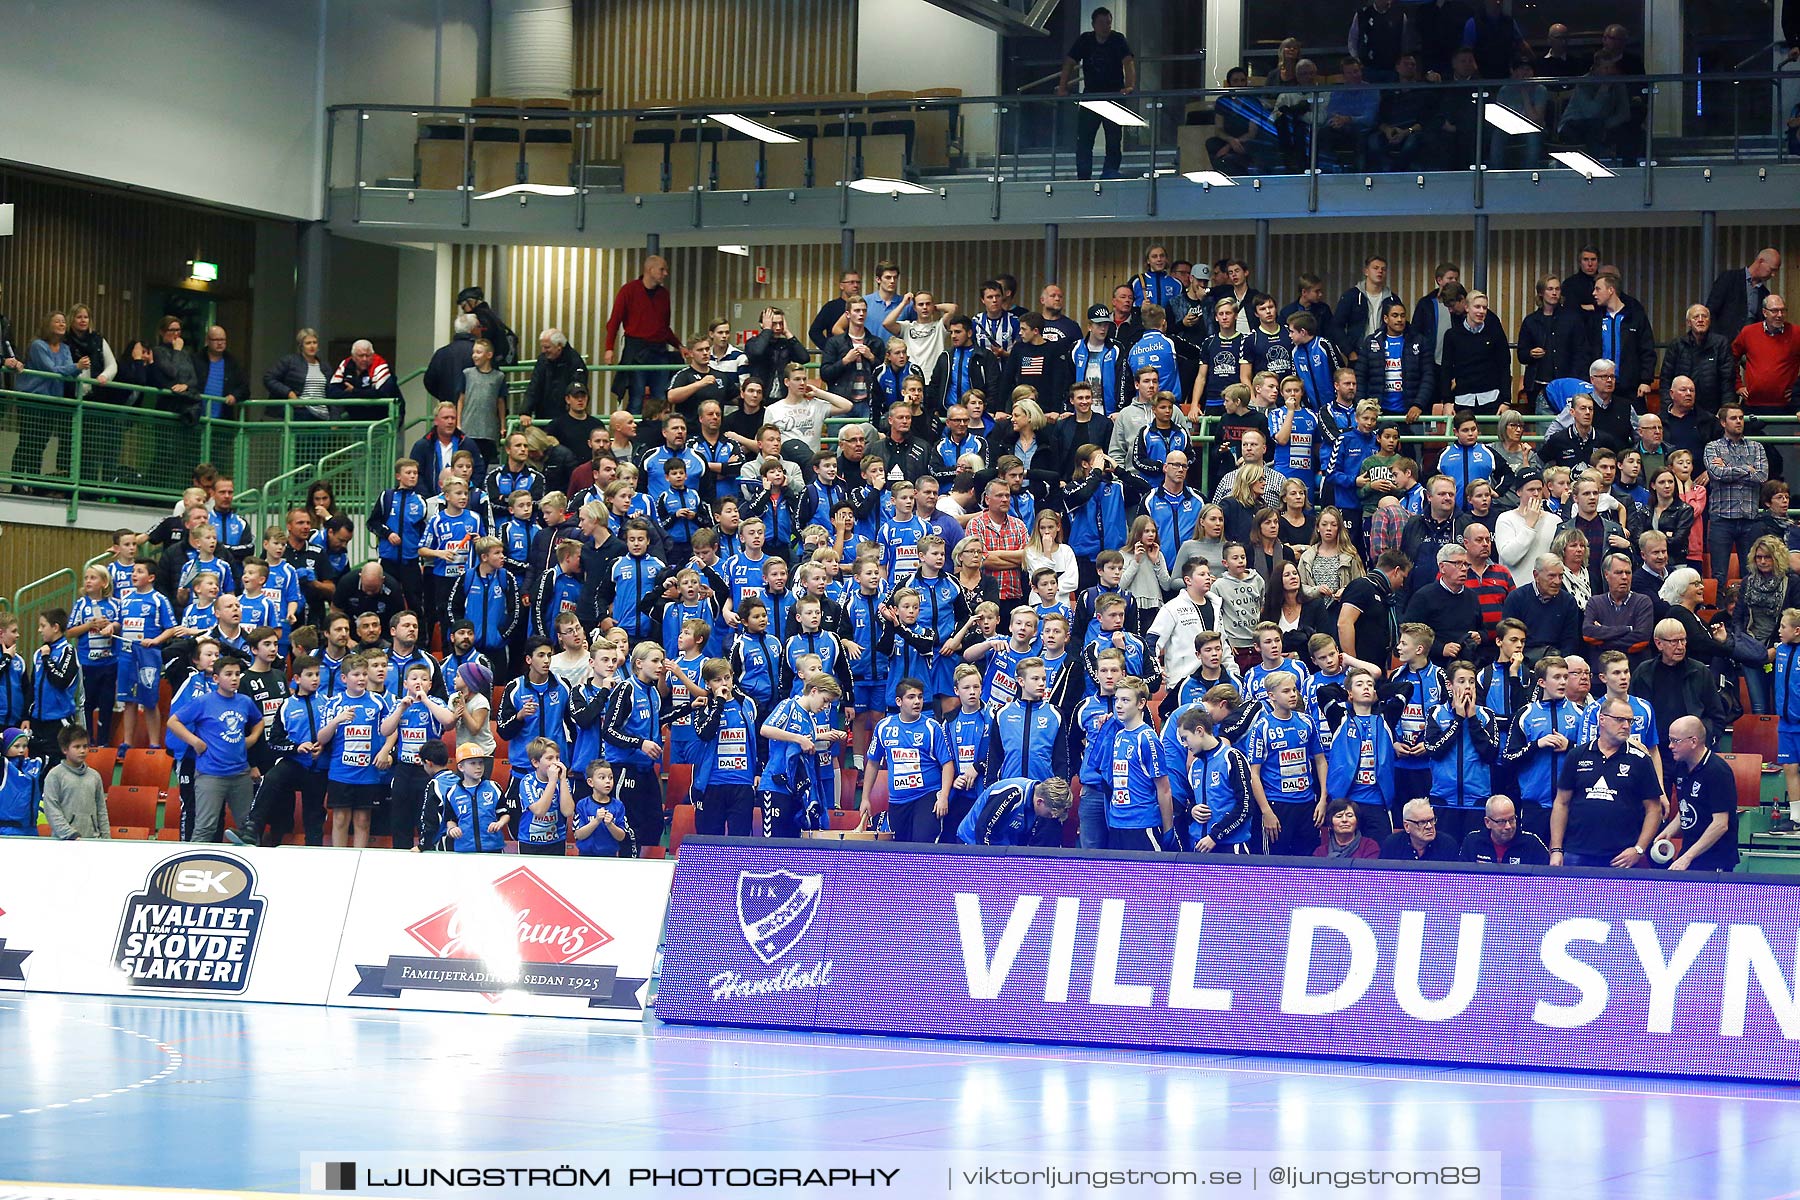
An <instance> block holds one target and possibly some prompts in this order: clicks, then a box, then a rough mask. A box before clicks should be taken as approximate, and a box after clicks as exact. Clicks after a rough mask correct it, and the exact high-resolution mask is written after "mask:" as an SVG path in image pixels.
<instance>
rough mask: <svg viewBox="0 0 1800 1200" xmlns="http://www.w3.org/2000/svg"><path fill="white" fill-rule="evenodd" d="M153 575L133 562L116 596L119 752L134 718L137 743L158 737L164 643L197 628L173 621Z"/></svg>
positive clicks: (128, 738)
mask: <svg viewBox="0 0 1800 1200" xmlns="http://www.w3.org/2000/svg"><path fill="white" fill-rule="evenodd" d="M154 580H155V574H154V572H153V571H152V569H151V567H150V564H149V563H137V564H136V565H134V566H133V567H132V568H131V590H130V591H129V592H127V593H125V595H123V596H121V597H120V598H119V699H120V700H121V701H123V703H124V706H125V721H124V741H123V743H122V744H121V745H120V747H119V750H120V752H121V753H123V752H124V751H126V750H128V749H130V748H131V746H132V745H133V744H134V742H135V737H134V733H135V728H134V727H135V725H136V723H137V721H138V720H139V719H141V720H143V722H144V729H145V738H144V741H143V742H141V743H136V744H138V745H146V746H154V745H155V744H156V743H157V741H158V740H159V739H158V731H159V726H160V719H159V716H158V713H157V705H158V703H159V702H160V701H161V698H162V668H163V647H164V646H165V645H167V644H168V642H169V641H170V639H172V638H177V637H189V636H192V635H193V634H194V633H195V632H197V631H195V630H192V629H189V628H187V627H186V626H184V625H180V624H177V623H176V620H175V609H174V607H173V606H172V605H171V604H170V603H169V598H168V597H167V596H165V595H163V594H162V593H161V592H159V591H157V590H156V589H155V587H154V586H153V582H154ZM16 628H17V627H16V626H15V629H16ZM21 715H23V714H21Z"/></svg>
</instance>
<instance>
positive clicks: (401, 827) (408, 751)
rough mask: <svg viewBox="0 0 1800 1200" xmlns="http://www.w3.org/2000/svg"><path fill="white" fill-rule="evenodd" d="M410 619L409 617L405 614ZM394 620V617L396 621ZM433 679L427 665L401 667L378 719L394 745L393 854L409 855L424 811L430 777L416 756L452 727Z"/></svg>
mask: <svg viewBox="0 0 1800 1200" xmlns="http://www.w3.org/2000/svg"><path fill="white" fill-rule="evenodd" d="M404 615H410V614H404ZM395 619H396V621H398V617H396V618H395ZM433 675H434V671H433V669H432V665H431V664H430V663H429V662H415V663H413V664H411V665H410V666H408V667H406V668H405V677H404V678H403V679H402V680H401V681H400V688H399V689H398V691H397V692H396V694H395V695H393V696H392V697H391V699H392V700H393V704H392V707H391V708H389V710H388V714H387V716H385V717H383V718H382V719H381V736H382V737H383V738H389V737H393V738H396V741H395V756H394V758H395V761H394V778H393V782H392V783H391V784H390V785H389V789H390V790H389V803H388V807H387V813H388V833H389V834H390V835H392V837H393V839H394V849H396V850H410V849H412V846H413V838H414V837H416V836H418V833H419V814H420V813H421V812H423V811H424V809H425V785H426V783H427V781H428V780H429V778H430V773H429V772H428V771H427V769H426V766H425V763H424V762H423V761H421V760H420V758H419V751H420V750H421V749H423V748H424V746H425V744H426V743H427V742H437V741H441V740H442V738H443V735H444V730H446V729H448V728H450V727H451V726H453V725H455V724H456V713H454V712H453V711H451V709H450V707H449V706H448V705H446V704H444V703H443V702H442V701H440V700H439V699H438V698H437V697H435V696H433V695H432V694H431V681H432V677H433Z"/></svg>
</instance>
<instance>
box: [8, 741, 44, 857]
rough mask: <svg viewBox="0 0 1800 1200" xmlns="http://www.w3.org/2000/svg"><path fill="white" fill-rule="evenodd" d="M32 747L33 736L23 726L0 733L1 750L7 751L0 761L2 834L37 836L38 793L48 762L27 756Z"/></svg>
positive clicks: (9, 835)
mask: <svg viewBox="0 0 1800 1200" xmlns="http://www.w3.org/2000/svg"><path fill="white" fill-rule="evenodd" d="M30 749H31V735H30V734H29V733H27V732H26V731H25V730H23V729H19V728H16V727H15V728H11V729H8V730H7V731H6V732H5V734H4V735H0V750H3V751H4V753H5V761H4V762H3V763H0V837H36V836H37V833H38V828H37V825H38V792H39V791H40V789H41V781H42V779H43V774H44V767H45V765H46V764H45V762H44V760H43V759H41V758H30V757H28V751H29V750H30Z"/></svg>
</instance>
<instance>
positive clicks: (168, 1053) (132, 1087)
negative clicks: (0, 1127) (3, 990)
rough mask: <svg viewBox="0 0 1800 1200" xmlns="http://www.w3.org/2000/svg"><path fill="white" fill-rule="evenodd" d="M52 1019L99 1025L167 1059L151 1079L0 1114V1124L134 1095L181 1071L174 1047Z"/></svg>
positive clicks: (67, 1018)
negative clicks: (155, 1051) (151, 1047)
mask: <svg viewBox="0 0 1800 1200" xmlns="http://www.w3.org/2000/svg"><path fill="white" fill-rule="evenodd" d="M0 1007H5V1008H11V1009H12V1010H13V1011H15V1012H16V1011H19V1010H18V1009H17V1008H16V1007H15V1006H12V1005H5V1006H0ZM56 1016H57V1019H58V1020H62V1021H78V1022H80V1023H81V1024H83V1025H99V1026H101V1027H103V1028H106V1029H110V1030H112V1031H113V1032H114V1033H122V1034H125V1035H126V1036H128V1037H134V1038H137V1039H138V1040H139V1041H142V1042H148V1043H149V1044H150V1045H152V1046H154V1047H156V1048H157V1049H158V1050H159V1051H161V1052H162V1054H163V1055H164V1057H165V1058H166V1059H167V1062H166V1063H165V1064H164V1066H163V1069H162V1070H160V1071H158V1072H156V1074H154V1075H146V1076H144V1077H143V1078H142V1079H140V1080H138V1081H137V1082H136V1083H128V1084H126V1085H125V1086H123V1087H118V1088H112V1089H109V1090H103V1091H98V1092H94V1093H92V1094H90V1095H87V1096H81V1097H79V1098H77V1099H74V1100H63V1101H59V1102H57V1103H55V1104H42V1105H37V1106H35V1107H32V1108H21V1109H16V1110H15V1111H13V1112H0V1121H5V1120H10V1119H11V1118H13V1117H29V1116H35V1115H36V1114H38V1113H41V1112H49V1111H52V1110H55V1109H60V1108H68V1107H69V1106H70V1105H74V1104H91V1103H93V1102H94V1101H96V1100H105V1099H107V1098H108V1097H110V1096H117V1095H119V1094H121V1093H123V1092H130V1091H136V1090H137V1089H138V1088H141V1087H148V1086H150V1085H152V1084H156V1083H161V1082H162V1081H163V1080H165V1079H167V1078H168V1077H169V1076H171V1075H173V1074H174V1073H175V1072H177V1071H179V1070H180V1069H181V1064H182V1061H183V1060H182V1054H181V1051H180V1050H177V1049H176V1048H175V1047H174V1046H171V1045H169V1044H168V1043H166V1042H160V1041H157V1040H156V1039H155V1038H153V1037H151V1036H150V1035H149V1034H147V1033H139V1032H138V1031H137V1030H135V1029H126V1028H125V1027H124V1026H122V1025H109V1024H107V1023H105V1022H103V1021H97V1020H91V1019H89V1018H87V1017H81V1016H70V1015H67V1014H63V1013H58V1014H56Z"/></svg>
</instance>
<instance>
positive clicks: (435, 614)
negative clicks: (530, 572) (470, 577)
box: [419, 479, 485, 645]
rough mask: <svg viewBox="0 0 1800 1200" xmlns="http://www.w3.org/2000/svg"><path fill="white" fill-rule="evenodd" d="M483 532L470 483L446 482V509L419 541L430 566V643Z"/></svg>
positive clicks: (426, 610) (427, 586)
mask: <svg viewBox="0 0 1800 1200" xmlns="http://www.w3.org/2000/svg"><path fill="white" fill-rule="evenodd" d="M484 532H485V530H484V529H483V528H482V520H481V515H480V514H479V513H477V512H475V511H474V510H473V509H471V508H470V507H469V485H468V484H466V483H464V482H462V481H461V480H460V479H452V480H451V481H450V482H449V483H447V484H445V485H444V507H443V510H442V511H441V512H439V513H438V514H437V515H436V516H435V517H432V518H431V519H430V521H428V522H427V523H426V526H425V536H424V538H423V539H422V540H421V541H420V543H419V557H420V558H421V559H423V560H425V562H426V563H427V564H428V565H429V567H430V570H429V572H428V573H427V574H426V575H425V607H424V609H423V610H421V611H422V612H423V614H424V616H423V623H424V629H423V634H424V640H425V642H426V644H427V645H429V644H430V643H431V639H432V634H433V633H434V632H435V631H436V629H437V626H438V624H439V623H440V622H444V621H445V617H444V611H445V606H446V605H448V603H449V601H450V592H451V589H452V588H454V587H455V586H456V581H457V580H458V579H460V578H462V575H463V572H465V571H467V570H468V569H469V567H470V565H471V559H472V554H471V547H473V546H474V544H475V539H476V538H478V537H480V536H482V534H483V533H484ZM446 623H447V622H446Z"/></svg>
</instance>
